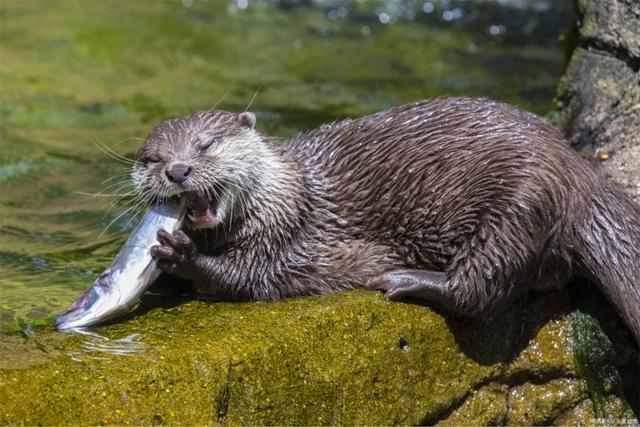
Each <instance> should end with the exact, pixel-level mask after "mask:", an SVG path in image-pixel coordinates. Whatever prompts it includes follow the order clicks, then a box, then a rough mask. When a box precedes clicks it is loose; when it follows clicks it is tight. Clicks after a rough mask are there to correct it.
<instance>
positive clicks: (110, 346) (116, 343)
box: [67, 329, 146, 362]
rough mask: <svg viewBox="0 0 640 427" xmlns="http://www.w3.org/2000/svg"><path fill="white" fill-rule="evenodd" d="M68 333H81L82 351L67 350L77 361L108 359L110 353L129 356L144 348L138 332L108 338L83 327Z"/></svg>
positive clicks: (140, 351)
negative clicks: (122, 336) (121, 336)
mask: <svg viewBox="0 0 640 427" xmlns="http://www.w3.org/2000/svg"><path fill="white" fill-rule="evenodd" d="M69 333H74V334H80V335H82V340H81V342H80V348H81V349H82V351H81V352H76V351H69V352H67V354H68V355H69V356H70V357H71V358H72V359H73V360H75V361H78V362H82V361H85V360H86V359H109V356H110V355H115V356H131V355H134V354H137V353H142V352H143V351H144V350H145V348H146V344H145V343H144V342H143V341H142V337H141V336H140V334H131V335H127V336H126V337H124V338H108V337H106V336H104V335H101V334H99V333H97V332H94V331H89V330H83V329H74V330H72V331H70V332H69ZM105 353H107V354H105Z"/></svg>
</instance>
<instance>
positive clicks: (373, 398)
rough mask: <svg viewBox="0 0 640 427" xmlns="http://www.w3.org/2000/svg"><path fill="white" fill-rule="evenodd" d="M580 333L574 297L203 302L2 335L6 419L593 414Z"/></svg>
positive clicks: (209, 420)
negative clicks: (435, 305)
mask: <svg viewBox="0 0 640 427" xmlns="http://www.w3.org/2000/svg"><path fill="white" fill-rule="evenodd" d="M154 304H155V302H154ZM152 305H153V304H152ZM143 311H144V310H143ZM522 319H527V320H526V321H523V320H522ZM574 330H575V316H574V315H572V314H571V309H570V307H569V306H568V303H567V298H566V294H563V293H558V294H547V295H543V296H540V297H537V298H535V299H534V300H533V301H527V302H526V304H525V302H524V301H523V302H521V303H518V304H515V305H514V307H513V308H512V309H511V310H510V311H508V312H505V313H504V314H503V315H501V316H500V317H499V318H494V319H487V320H486V321H484V322H468V321H460V320H452V319H446V318H445V317H443V316H441V315H439V314H438V313H436V312H435V311H433V310H431V309H429V308H426V307H422V306H418V305H413V304H402V303H389V302H386V301H384V299H383V298H382V296H381V295H380V294H378V293H374V292H367V291H363V290H359V291H351V292H346V293H342V294H336V295H328V296H323V297H310V298H299V299H293V300H288V301H282V302H277V303H253V304H251V303H249V304H230V303H220V304H212V303H205V302H199V301H190V302H186V303H182V304H179V305H176V306H174V307H166V308H154V309H151V310H150V311H148V312H146V313H143V315H141V316H138V317H136V318H132V319H130V320H128V321H126V322H122V323H118V324H115V325H111V326H106V327H103V328H99V329H98V330H97V331H96V332H95V333H92V334H88V335H81V334H62V333H58V332H54V331H50V330H43V331H39V332H38V333H37V334H33V333H27V334H26V335H25V336H24V337H22V336H18V335H16V336H13V337H12V338H10V339H5V340H3V341H1V342H2V343H3V344H2V345H3V347H2V348H1V349H0V360H1V366H0V368H1V369H0V395H1V396H2V399H1V400H0V423H1V424H3V425H13V424H27V425H38V424H49V425H51V424H56V425H68V424H138V425H148V424H218V423H220V424H229V425H238V424H242V425H247V424H250V425H256V424H279V425H292V424H294V425H298V424H306V425H308V424H332V425H337V424H340V425H344V424H375V425H391V424H434V423H439V424H441V425H461V424H467V425H478V424H482V425H488V424H504V423H509V424H534V423H552V422H554V420H560V419H564V420H569V419H571V420H573V419H576V417H578V416H580V417H583V418H584V417H586V419H588V420H591V421H593V419H594V412H593V409H592V408H593V405H585V404H584V402H585V401H587V400H589V399H590V398H591V394H590V393H591V392H590V390H589V384H588V375H587V374H586V373H585V372H586V371H585V370H584V369H583V368H582V367H581V366H580V364H579V363H577V362H576V361H577V360H579V358H576V357H575V356H576V350H575V348H574V339H573V334H574V332H573V331H574ZM5 338H6V337H5ZM16 348H19V351H17V352H16V350H15V349H16ZM628 357H629V355H623V356H620V355H618V356H616V357H615V358H614V359H615V360H616V363H617V364H618V365H625V364H628V363H629V361H628V360H626V359H628ZM625 358H626V359H625ZM602 397H603V399H604V402H605V403H604V407H605V411H608V412H606V413H607V414H608V416H614V417H617V418H624V419H632V417H634V415H633V412H632V410H631V409H630V408H629V406H628V405H627V404H626V403H624V402H625V401H626V399H625V396H624V391H623V389H622V388H621V387H620V384H617V385H616V386H614V387H610V388H608V389H607V390H605V391H604V393H603V394H602ZM609 402H621V403H620V404H619V405H617V406H616V405H611V404H609ZM581 407H584V409H579V408H581ZM576 411H578V412H579V415H575V413H576ZM589 411H591V412H589ZM585 413H586V415H585Z"/></svg>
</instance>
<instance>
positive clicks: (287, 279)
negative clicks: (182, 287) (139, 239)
mask: <svg viewBox="0 0 640 427" xmlns="http://www.w3.org/2000/svg"><path fill="white" fill-rule="evenodd" d="M244 117H245V119H246V117H247V116H246V115H245V116H244ZM245 119H239V118H238V115H236V114H232V113H224V112H220V111H214V110H212V111H206V112H201V113H196V114H194V115H192V116H189V117H186V118H180V119H176V120H173V121H167V122H163V123H161V124H160V125H159V126H158V127H157V128H156V129H155V130H154V131H153V132H152V133H151V134H150V136H149V138H148V139H147V142H146V143H145V144H144V145H143V146H142V147H141V149H140V152H139V154H138V159H139V160H143V159H144V158H145V157H148V156H149V155H150V153H151V154H153V155H156V156H160V157H161V158H162V159H161V161H160V162H158V163H159V165H158V166H155V167H157V168H158V171H155V172H154V171H153V170H151V171H149V172H148V173H145V170H144V168H145V167H148V165H147V166H144V165H139V166H136V167H137V168H138V178H137V179H136V181H137V182H138V190H139V191H141V192H143V193H144V192H147V193H149V194H151V195H155V196H157V197H160V198H161V197H166V196H167V195H170V194H168V193H166V192H165V193H163V192H162V191H160V184H158V182H159V181H160V178H158V175H159V174H160V173H161V172H160V171H161V170H162V167H164V166H163V165H164V163H163V162H165V163H166V162H167V161H171V160H172V159H173V158H174V157H176V156H177V155H178V154H176V153H182V154H180V156H182V157H181V158H182V159H183V160H185V161H189V162H190V164H192V165H193V166H194V168H195V169H196V170H208V171H219V175H217V177H216V176H215V175H211V174H212V173H213V172H210V174H209V175H207V176H206V179H205V178H202V179H203V180H204V181H203V182H206V183H207V185H209V186H210V187H216V188H217V187H224V186H225V185H227V184H225V183H226V182H231V181H232V184H229V186H228V187H227V189H228V190H229V191H238V192H239V193H238V196H237V197H238V200H240V199H241V198H242V203H240V202H236V203H233V206H232V207H231V208H230V209H231V210H232V211H233V213H234V215H232V216H231V215H230V216H228V218H227V220H226V222H224V223H222V224H220V225H219V226H218V227H216V228H215V229H212V230H207V231H204V232H195V231H192V232H190V234H191V237H192V238H193V239H194V240H195V242H196V246H197V248H198V250H197V253H196V254H194V256H193V257H192V259H189V260H183V261H184V262H182V264H184V265H177V266H174V268H173V269H170V271H171V272H172V273H174V274H176V275H178V276H181V277H184V278H188V279H190V280H193V281H194V284H195V286H196V288H197V289H198V290H199V291H200V292H202V293H206V294H209V295H213V296H216V297H219V298H223V299H231V300H277V299H281V298H285V297H291V296H296V295H309V294H320V293H325V292H332V291H337V290H341V289H349V288H354V287H359V286H363V285H365V284H366V283H367V281H369V280H371V279H374V278H375V277H379V275H381V274H382V273H384V272H389V271H394V270H398V269H407V268H410V269H418V270H429V271H437V272H443V273H444V275H443V276H444V277H445V279H444V280H443V282H442V283H441V285H442V286H443V289H445V290H446V292H447V294H449V295H451V296H452V298H451V304H449V306H448V307H446V308H447V309H449V310H451V311H453V312H455V313H457V314H461V315H464V316H472V317H473V316H479V315H483V314H485V313H487V312H490V311H492V310H495V309H499V308H500V307H502V306H503V305H504V304H506V303H508V301H509V300H510V299H511V298H512V297H514V296H515V295H517V294H520V293H522V292H524V291H526V290H528V289H534V288H535V289H544V288H552V287H557V286H560V285H562V284H564V283H565V282H566V281H567V280H568V278H570V277H572V276H584V277H587V278H589V279H591V280H593V281H594V282H596V283H598V284H599V285H601V287H602V290H603V291H604V293H605V294H606V295H607V296H608V297H609V298H610V300H611V301H612V302H613V304H614V305H615V306H616V307H617V308H618V310H619V312H620V313H621V315H622V317H623V319H624V320H625V321H626V322H627V324H628V325H629V327H630V328H631V330H632V332H633V333H634V335H635V338H636V340H637V341H638V342H640V283H639V282H640V208H639V207H638V206H637V205H636V204H634V203H633V202H632V201H631V200H630V198H629V197H628V196H626V195H625V194H624V193H622V192H621V191H619V190H617V189H616V188H615V187H614V186H613V185H612V184H610V183H608V182H607V181H606V180H604V179H603V178H601V177H600V176H599V175H598V173H596V172H595V171H594V170H592V169H591V168H590V167H589V166H588V165H587V164H586V163H585V162H584V161H583V160H582V159H580V158H579V157H578V156H577V155H576V154H575V153H574V152H573V151H572V150H570V149H569V148H567V146H566V144H565V143H564V141H563V140H562V138H561V137H560V136H559V134H558V133H557V132H556V130H555V129H553V128H552V127H551V126H550V125H549V124H548V123H547V122H546V121H545V120H543V119H541V118H539V117H537V116H535V115H533V114H531V113H528V112H525V111H522V110H519V109H517V108H515V107H513V106H510V105H507V104H502V103H497V102H493V101H490V100H486V99H472V98H451V97H441V98H434V99H430V100H426V101H420V102H415V103H411V104H407V105H403V106H400V107H396V108H392V109H390V110H388V111H384V112H380V113H376V114H373V115H370V116H366V117H362V118H358V119H353V120H344V121H341V122H338V123H333V124H327V125H323V126H321V127H319V128H317V129H315V130H312V131H310V132H307V133H303V134H301V135H299V136H297V137H295V138H293V139H292V140H291V141H289V142H287V143H285V144H282V143H279V142H276V141H274V140H272V139H270V138H267V137H263V136H261V135H259V134H257V133H256V132H255V131H254V130H253V129H252V123H250V120H249V121H247V120H245ZM203 134H206V137H209V136H211V135H214V134H215V135H220V136H221V138H222V142H221V144H231V143H230V142H228V141H230V140H232V139H233V138H231V136H233V137H235V138H240V139H242V138H245V139H251V140H252V141H253V139H252V138H253V136H255V135H257V139H256V140H255V141H254V142H252V143H253V144H254V145H243V144H240V145H238V146H237V147H233V146H229V147H227V148H228V150H227V151H226V152H227V153H229V152H232V151H233V150H235V151H233V152H236V151H237V152H239V157H238V159H240V160H238V159H235V160H234V161H233V162H232V163H233V167H227V166H228V165H226V162H227V160H228V159H226V158H225V157H226V155H224V156H218V157H216V156H215V155H210V154H207V153H201V152H199V151H197V142H196V140H197V139H198V138H200V137H201V136H202V135H203ZM236 140H237V139H236ZM256 141H257V142H256ZM189 147H192V148H189ZM254 149H255V150H258V151H260V152H261V153H262V154H261V155H260V156H257V157H260V158H264V157H265V155H264V153H265V152H264V151H262V150H266V152H268V153H269V155H273V157H268V158H266V160H265V161H262V160H260V159H258V160H256V159H255V158H254V157H252V153H251V151H252V150H254ZM229 150H231V151H229ZM243 156H244V157H245V158H246V161H242V158H243ZM273 159H276V160H275V161H274V160H273ZM229 162H231V160H229ZM263 168H267V169H269V170H263ZM216 173H218V172H216ZM134 176H136V175H135V173H134ZM234 176H236V177H237V178H236V179H234V178H233V177H234ZM220 177H223V178H220ZM274 182H276V184H274V185H271V184H272V183H274ZM165 184H166V183H165ZM232 186H235V187H232ZM231 188H235V190H231ZM174 190H175V189H174ZM191 190H193V188H191ZM175 192H176V193H177V192H179V190H175Z"/></svg>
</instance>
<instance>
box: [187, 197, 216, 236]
mask: <svg viewBox="0 0 640 427" xmlns="http://www.w3.org/2000/svg"><path fill="white" fill-rule="evenodd" d="M217 213H218V201H217V200H215V199H210V198H208V197H205V196H199V195H193V198H192V199H191V203H190V204H189V206H188V207H187V218H189V221H190V222H191V227H193V228H213V227H215V226H216V223H217Z"/></svg>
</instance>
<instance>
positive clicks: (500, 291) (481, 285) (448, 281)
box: [366, 225, 537, 317]
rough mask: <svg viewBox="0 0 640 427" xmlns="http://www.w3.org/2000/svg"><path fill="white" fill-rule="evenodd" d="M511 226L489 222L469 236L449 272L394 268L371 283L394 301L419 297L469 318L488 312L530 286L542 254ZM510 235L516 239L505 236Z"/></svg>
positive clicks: (372, 286) (370, 284)
mask: <svg viewBox="0 0 640 427" xmlns="http://www.w3.org/2000/svg"><path fill="white" fill-rule="evenodd" d="M507 227H508V226H507V225H505V226H504V227H503V228H504V229H505V230H506V231H504V233H503V235H497V234H495V233H492V232H491V231H488V227H486V228H483V229H480V230H479V232H477V233H476V234H475V235H474V236H471V237H470V238H468V239H466V240H465V241H464V243H463V244H462V245H461V247H460V248H459V250H458V252H457V254H456V255H455V256H454V258H453V259H452V262H451V264H450V265H449V267H448V269H447V271H446V272H435V271H429V270H417V269H406V270H391V271H387V272H385V273H382V274H380V275H378V276H374V277H373V278H372V279H370V280H369V281H368V282H367V284H366V286H367V287H368V288H369V289H374V290H383V291H385V292H386V294H387V299H388V300H393V301H397V300H400V299H402V298H417V299H422V300H425V301H427V302H433V303H436V304H438V305H440V306H442V307H443V308H444V309H446V310H448V311H451V312H453V313H456V314H458V315H461V316H465V317H477V316H481V315H483V314H486V313H488V312H490V311H492V310H493V309H494V308H497V307H502V306H503V305H504V304H505V303H506V302H507V301H508V300H509V299H511V297H512V296H514V294H515V293H516V291H517V290H518V289H520V290H524V289H525V288H526V287H527V286H528V285H527V283H524V282H525V281H526V280H527V278H529V277H530V276H531V275H532V274H533V273H534V271H537V269H536V268H533V267H535V266H536V265H537V263H536V257H535V256H533V255H532V253H531V251H528V250H527V247H531V246H534V245H533V243H530V246H529V245H526V244H516V243H514V242H523V241H525V240H526V239H527V236H523V235H521V234H519V233H518V232H517V231H515V230H508V228H507ZM509 233H510V234H509ZM507 234H509V235H510V236H511V239H505V238H504V237H503V236H504V235H507ZM505 253H508V254H509V256H508V257H507V256H506V255H505Z"/></svg>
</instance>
